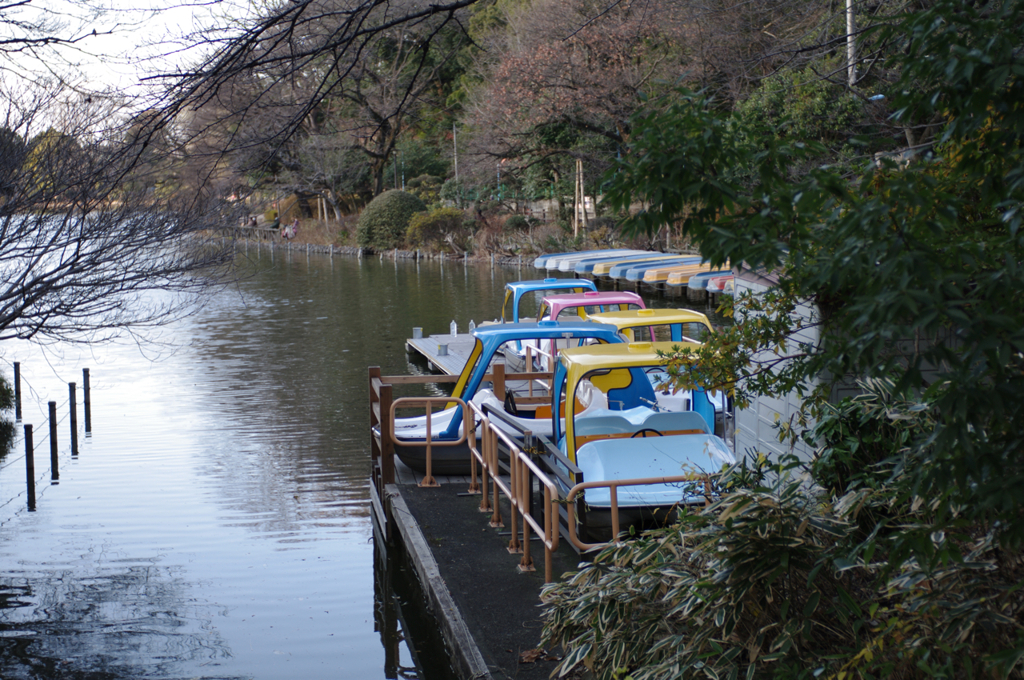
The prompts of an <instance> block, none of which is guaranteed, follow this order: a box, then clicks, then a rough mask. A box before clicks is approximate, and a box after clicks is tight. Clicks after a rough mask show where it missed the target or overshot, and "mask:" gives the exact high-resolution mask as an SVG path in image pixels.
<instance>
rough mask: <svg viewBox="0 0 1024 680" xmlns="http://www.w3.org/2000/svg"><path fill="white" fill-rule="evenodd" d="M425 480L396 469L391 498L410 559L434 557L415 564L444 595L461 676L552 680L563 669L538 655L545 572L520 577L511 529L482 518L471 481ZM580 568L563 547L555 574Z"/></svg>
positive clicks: (442, 614)
mask: <svg viewBox="0 0 1024 680" xmlns="http://www.w3.org/2000/svg"><path fill="white" fill-rule="evenodd" d="M421 476H422V475H418V474H417V473H416V472H414V471H413V470H410V469H409V468H407V467H406V466H404V465H402V464H401V463H399V464H398V465H396V471H395V480H396V483H395V484H393V485H389V486H388V495H391V494H392V493H393V494H395V496H394V497H392V498H390V499H389V502H391V503H392V509H393V514H392V517H393V519H394V521H395V523H396V525H402V526H400V527H399V532H398V533H399V534H400V535H401V537H402V543H403V547H404V548H405V549H406V550H407V551H409V552H410V553H412V552H415V551H418V552H420V553H429V555H423V554H420V555H413V554H411V555H410V557H411V558H412V560H413V562H414V563H416V564H417V572H419V574H420V578H421V580H425V581H427V582H424V583H422V585H423V587H424V590H430V589H434V590H441V591H443V592H435V593H434V594H433V595H431V597H430V599H431V600H432V601H434V603H435V611H434V614H435V616H436V617H437V618H438V624H439V625H440V626H441V627H443V628H448V629H451V630H453V631H455V634H454V635H452V636H450V639H449V644H453V642H452V638H453V639H454V640H455V642H454V645H455V646H461V647H463V649H453V650H450V651H451V652H452V655H453V665H454V666H455V667H456V668H457V669H458V670H459V675H460V676H461V677H464V678H474V679H476V678H479V679H480V680H484V679H485V678H495V679H496V680H504V679H511V678H516V679H523V680H546V679H547V678H548V677H549V676H550V674H551V672H552V671H553V670H554V669H555V666H556V665H557V663H558V662H557V659H556V657H555V656H554V655H553V654H549V653H548V652H547V651H546V650H543V651H538V650H539V646H540V635H541V628H542V626H543V622H542V619H541V609H540V606H539V605H540V591H541V587H542V586H543V585H544V570H543V568H540V569H539V570H538V571H536V572H527V573H522V572H520V571H519V570H518V565H519V560H520V555H517V554H511V553H509V552H508V550H507V546H508V542H509V538H510V536H509V534H508V529H507V527H499V528H493V527H491V526H490V524H489V519H490V514H487V513H481V512H479V503H480V497H479V496H471V495H466V493H465V492H466V490H467V488H468V487H469V478H468V477H440V478H437V481H438V482H439V483H440V484H441V485H440V486H439V487H434V488H421V487H419V486H417V483H418V481H419V478H420V477H421ZM403 511H404V512H403ZM502 512H503V516H504V517H505V518H506V519H507V518H508V517H509V516H510V515H509V509H508V507H507V506H506V507H505V508H504V509H503V511H502ZM416 534H419V537H418V538H417V537H416ZM578 562H579V557H578V556H577V555H576V553H575V552H573V551H572V550H571V549H570V548H569V547H568V546H567V545H566V544H563V545H562V547H561V548H560V549H559V551H558V552H557V553H556V554H555V555H554V565H555V569H554V572H555V574H558V575H561V574H562V573H564V572H566V571H569V570H572V569H575V568H576V566H577V564H578ZM431 573H433V574H436V577H435V578H431V577H430V574H431ZM424 576H426V578H424ZM446 600H447V601H449V602H450V607H449V606H445V602H446ZM449 609H450V610H449ZM460 630H461V631H462V635H461V639H462V641H461V642H459V640H460V635H459V634H458V631H460ZM467 636H468V638H467ZM481 664H482V665H483V666H484V667H485V669H484V668H481Z"/></svg>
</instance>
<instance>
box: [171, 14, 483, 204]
mask: <svg viewBox="0 0 1024 680" xmlns="http://www.w3.org/2000/svg"><path fill="white" fill-rule="evenodd" d="M475 1H476V0H456V1H454V2H448V3H442V4H434V5H423V4H421V3H419V2H417V1H416V0H397V1H395V0H391V1H390V2H385V1H383V0H364V1H359V0H356V1H349V0H299V1H297V2H291V1H289V2H280V3H274V4H271V5H269V6H268V7H267V8H266V10H265V11H264V12H263V13H262V15H261V16H260V17H259V18H258V19H257V20H256V21H255V22H253V23H252V24H251V25H249V26H247V27H245V28H243V29H242V30H240V31H239V32H237V33H235V34H233V35H230V36H229V37H228V38H225V40H224V42H218V41H216V40H212V41H210V43H209V44H210V47H211V48H212V52H211V54H210V56H209V57H208V58H207V59H206V60H204V61H203V62H202V63H200V64H198V65H197V66H196V67H195V68H193V69H191V70H189V71H187V72H184V73H177V74H166V75H167V76H169V77H170V78H171V79H172V81H173V83H174V84H173V87H172V88H171V89H170V91H169V98H168V100H167V101H166V102H165V108H164V113H165V116H164V119H163V124H164V125H170V124H172V121H174V120H175V119H177V118H178V117H180V116H181V115H182V114H184V113H185V112H187V111H194V110H197V109H203V108H209V107H214V108H217V109H222V110H223V111H224V114H225V118H230V119H231V120H232V129H233V130H234V131H235V133H234V136H233V137H232V138H231V139H229V140H226V142H227V144H225V145H224V148H223V150H224V151H225V152H243V151H246V150H253V149H257V150H259V151H258V152H257V153H256V154H254V156H256V157H258V156H262V157H263V158H264V159H265V160H266V161H267V162H268V163H271V162H273V161H277V162H280V161H282V159H287V158H288V155H289V151H288V149H287V148H286V147H287V144H288V141H289V140H291V139H293V138H296V137H299V138H306V139H314V138H317V137H321V136H326V137H327V138H329V139H331V140H332V143H331V144H321V143H318V142H315V143H312V144H307V145H306V148H307V151H309V150H310V149H313V150H315V149H323V148H330V149H332V152H333V151H337V150H338V148H339V146H338V144H337V142H338V141H339V140H341V139H344V140H345V142H344V146H346V147H347V148H349V149H353V150H357V151H359V152H361V153H362V154H363V155H364V157H365V158H366V162H367V164H368V165H369V168H370V173H371V175H372V177H373V192H374V193H379V192H380V191H381V190H382V187H383V172H384V168H385V167H386V165H387V163H388V160H389V158H390V157H391V154H392V153H393V152H394V149H395V143H396V142H397V140H398V138H399V137H400V135H401V134H402V133H403V131H404V130H405V129H406V128H407V126H408V125H409V120H410V117H414V116H415V115H416V111H417V109H418V108H419V107H422V106H423V105H425V104H427V103H433V104H434V105H439V104H440V102H437V101H434V100H433V99H432V97H433V96H434V92H433V91H432V89H431V85H433V84H434V83H435V82H436V77H437V74H438V72H439V70H440V69H441V68H443V67H444V65H445V63H446V62H447V60H449V59H451V58H452V57H453V55H454V54H455V53H456V51H457V50H458V49H459V47H460V45H461V44H462V39H463V38H462V36H463V31H462V24H461V21H462V16H461V12H462V10H463V9H464V8H465V7H468V6H469V5H471V4H473V3H474V2H475ZM243 84H244V85H243ZM243 91H244V92H245V96H243V97H239V96H238V95H239V93H241V92H243ZM196 133H197V134H203V133H204V130H196Z"/></svg>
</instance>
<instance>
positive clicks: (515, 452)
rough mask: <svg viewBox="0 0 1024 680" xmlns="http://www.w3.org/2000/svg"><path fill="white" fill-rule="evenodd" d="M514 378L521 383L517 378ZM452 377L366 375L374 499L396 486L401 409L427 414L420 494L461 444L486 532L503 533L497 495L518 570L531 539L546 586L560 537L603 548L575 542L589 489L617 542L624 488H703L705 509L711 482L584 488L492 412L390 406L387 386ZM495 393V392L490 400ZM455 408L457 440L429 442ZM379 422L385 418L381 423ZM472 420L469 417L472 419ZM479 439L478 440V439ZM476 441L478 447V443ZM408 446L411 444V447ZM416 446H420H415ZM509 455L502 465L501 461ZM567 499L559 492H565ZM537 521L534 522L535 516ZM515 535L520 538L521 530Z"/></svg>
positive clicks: (525, 566)
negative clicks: (604, 507)
mask: <svg viewBox="0 0 1024 680" xmlns="http://www.w3.org/2000/svg"><path fill="white" fill-rule="evenodd" d="M488 377H491V378H497V381H498V382H499V383H500V381H501V379H502V377H503V370H501V369H500V368H499V369H498V370H495V375H494V376H488ZM517 377H522V375H521V374H520V375H518V376H517ZM455 379H456V376H400V377H391V376H388V377H384V376H381V375H380V369H379V368H371V369H370V394H371V405H370V422H371V427H372V428H376V429H377V431H379V433H380V436H379V437H374V438H373V442H372V456H373V470H374V473H373V475H374V483H375V486H377V489H378V493H379V494H380V497H381V498H383V497H384V493H383V492H384V489H383V487H384V485H385V484H391V483H394V450H395V449H394V447H395V446H396V445H397V446H402V445H403V442H401V441H398V440H397V439H396V438H395V437H394V435H393V425H394V418H395V409H396V407H397V406H399V405H400V406H402V407H415V406H422V407H425V411H426V416H427V417H426V420H427V432H426V441H427V442H430V443H429V444H427V450H426V464H427V471H426V475H425V477H424V478H423V480H422V481H421V482H420V483H419V485H420V486H436V485H437V483H436V481H435V480H434V479H433V477H432V474H431V469H432V452H433V451H432V450H433V447H437V446H454V445H458V444H462V443H463V442H466V443H467V446H468V448H469V453H470V456H469V462H470V483H469V489H468V491H469V493H471V494H479V495H480V496H481V499H480V505H479V510H480V512H489V513H491V518H490V524H491V526H492V527H503V526H504V521H503V518H502V511H501V495H504V497H505V498H506V499H508V503H509V507H510V509H511V517H510V524H511V535H512V537H511V540H510V541H509V545H508V550H509V552H510V553H515V554H521V555H522V557H521V559H520V564H519V570H520V571H533V570H534V565H533V558H532V556H531V554H530V542H531V540H532V535H536V536H537V537H538V538H539V539H540V540H541V542H542V543H543V545H544V579H545V581H547V582H550V581H551V580H552V578H553V575H552V554H553V553H554V551H556V550H557V549H558V547H559V545H560V536H562V535H563V534H564V536H565V538H566V539H567V540H568V542H569V543H570V545H572V547H573V548H574V549H575V550H577V551H579V552H585V551H589V550H592V549H595V548H600V547H602V546H604V545H606V544H607V543H608V541H605V542H596V543H587V542H584V541H583V540H582V539H581V537H580V534H581V533H582V534H584V535H585V534H586V533H587V521H586V512H587V510H588V508H587V505H586V503H585V499H584V491H585V490H586V489H593V488H607V489H608V490H609V499H610V504H609V511H610V514H611V536H612V539H611V540H618V537H619V534H620V532H621V526H620V518H619V504H618V489H619V487H624V486H631V487H636V486H650V485H655V484H678V483H685V482H690V483H694V482H696V483H701V484H703V486H704V502H705V505H706V504H707V503H709V502H710V499H711V495H712V485H711V480H712V477H713V476H714V475H710V474H705V473H699V474H695V473H689V474H684V475H677V476H667V477H656V478H655V477H650V478H639V479H622V480H606V481H594V482H588V481H586V480H584V476H583V471H582V470H580V469H579V468H578V467H577V466H576V465H575V464H573V463H572V462H571V461H569V460H568V459H566V458H565V456H564V455H562V453H561V451H560V450H559V449H558V448H557V447H556V446H554V445H553V444H552V442H551V441H550V440H549V439H548V438H547V437H544V436H539V435H535V434H533V433H532V432H531V431H529V430H525V429H524V428H523V427H522V426H521V425H520V423H518V422H516V421H515V420H512V419H511V418H509V417H508V416H507V415H506V414H504V413H502V412H500V411H497V410H495V409H493V408H492V407H490V406H487V405H484V406H482V407H481V406H478V405H477V404H474V403H467V402H465V401H463V400H462V399H458V398H454V397H405V398H400V399H396V400H393V401H392V392H391V388H392V385H391V383H392V382H394V383H424V382H452V381H454V380H455ZM497 389H498V385H496V392H497ZM452 402H455V403H457V404H458V405H459V406H460V407H461V408H462V409H463V428H462V433H461V436H460V437H459V438H458V439H457V440H445V441H431V435H432V430H431V427H432V423H431V420H430V415H431V412H432V406H433V405H435V404H451V403H452ZM382 416H386V417H383V419H382ZM471 416H472V417H471ZM498 421H501V422H502V423H503V425H504V426H505V427H507V428H511V429H514V430H516V431H517V432H519V433H520V434H521V435H522V438H523V442H522V443H521V442H519V441H517V438H516V437H514V436H510V435H509V434H508V433H507V432H505V431H503V430H502V429H500V428H499V427H498V426H497V425H496V424H495V423H496V422H498ZM478 431H479V433H480V436H479V437H477V432H478ZM478 441H479V443H478ZM410 444H411V443H410ZM415 444H416V445H421V444H420V443H419V442H415ZM506 452H507V454H508V457H507V460H504V459H503V458H502V455H501V454H503V453H506ZM533 480H537V482H536V483H537V484H538V485H539V487H540V490H541V491H542V500H541V503H540V508H539V513H538V512H535V508H534V507H533V505H534V500H533V494H534V481H533ZM566 489H567V490H568V491H565V490H566ZM538 514H539V517H538V516H537V515H538ZM520 527H521V530H520Z"/></svg>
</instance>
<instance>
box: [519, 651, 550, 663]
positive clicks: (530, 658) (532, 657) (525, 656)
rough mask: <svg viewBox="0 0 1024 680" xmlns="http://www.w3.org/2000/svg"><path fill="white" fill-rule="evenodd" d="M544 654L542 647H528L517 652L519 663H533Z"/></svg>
mask: <svg viewBox="0 0 1024 680" xmlns="http://www.w3.org/2000/svg"><path fill="white" fill-rule="evenodd" d="M542 654H544V650H543V649H528V650H526V651H525V652H520V653H519V663H534V662H535V661H536V660H537V659H539V658H540V657H541V655H542Z"/></svg>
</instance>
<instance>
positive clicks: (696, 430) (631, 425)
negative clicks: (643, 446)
mask: <svg viewBox="0 0 1024 680" xmlns="http://www.w3.org/2000/svg"><path fill="white" fill-rule="evenodd" d="M619 413H621V414H622V415H618V414H617V413H616V412H613V411H607V410H603V409H602V410H601V412H599V413H597V414H595V415H588V416H587V417H585V418H577V419H576V425H575V428H574V430H573V431H574V434H575V437H576V447H577V448H579V447H582V446H583V445H584V444H586V443H588V442H592V441H597V440H601V439H623V438H628V437H632V436H633V435H634V434H636V433H637V432H640V431H641V430H645V429H653V430H657V431H658V432H660V433H661V434H662V435H678V434H714V433H713V432H712V431H711V429H710V428H709V427H708V423H707V421H706V420H705V419H704V418H703V417H702V416H701V415H700V414H699V413H695V412H693V411H667V412H660V413H659V412H654V411H652V410H651V409H649V408H646V407H643V406H640V407H637V408H634V409H630V410H629V411H621V412H619ZM654 436H657V435H654Z"/></svg>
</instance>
